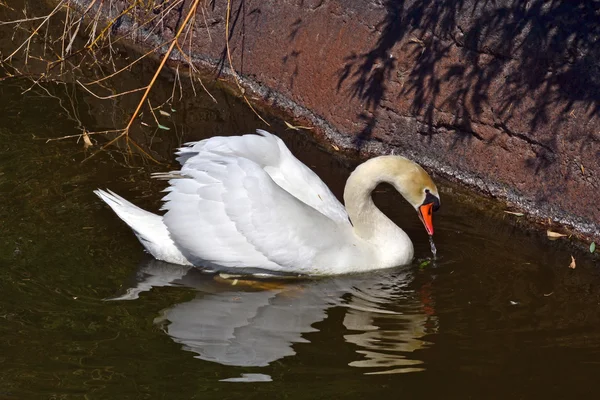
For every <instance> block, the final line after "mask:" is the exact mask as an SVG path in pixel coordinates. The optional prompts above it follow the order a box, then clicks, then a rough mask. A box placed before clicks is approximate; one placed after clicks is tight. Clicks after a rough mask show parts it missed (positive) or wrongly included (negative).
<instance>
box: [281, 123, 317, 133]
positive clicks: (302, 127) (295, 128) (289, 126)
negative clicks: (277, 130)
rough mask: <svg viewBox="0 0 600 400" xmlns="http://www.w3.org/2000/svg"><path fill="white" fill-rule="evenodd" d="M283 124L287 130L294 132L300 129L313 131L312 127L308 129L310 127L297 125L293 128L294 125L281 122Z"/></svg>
mask: <svg viewBox="0 0 600 400" xmlns="http://www.w3.org/2000/svg"><path fill="white" fill-rule="evenodd" d="M283 122H284V123H285V126H287V127H288V129H293V130H295V131H299V130H300V129H304V130H311V129H313V128H312V127H310V126H300V125H298V126H294V125H292V124H290V123H289V122H287V121H283Z"/></svg>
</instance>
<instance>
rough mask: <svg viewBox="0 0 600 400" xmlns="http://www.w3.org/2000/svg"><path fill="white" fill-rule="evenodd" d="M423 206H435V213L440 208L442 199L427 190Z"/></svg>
mask: <svg viewBox="0 0 600 400" xmlns="http://www.w3.org/2000/svg"><path fill="white" fill-rule="evenodd" d="M423 204H433V211H434V212H435V211H437V210H439V208H440V199H438V198H437V196H435V195H434V194H432V193H431V192H430V191H429V189H425V200H424V201H423Z"/></svg>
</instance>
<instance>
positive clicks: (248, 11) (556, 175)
mask: <svg viewBox="0 0 600 400" xmlns="http://www.w3.org/2000/svg"><path fill="white" fill-rule="evenodd" d="M80 2H81V3H82V4H84V5H85V4H88V3H89V0H80ZM104 3H108V2H104ZM126 3H128V2H126V1H120V2H119V1H116V2H114V1H113V2H112V6H113V9H112V12H113V13H114V12H116V11H117V10H118V7H115V4H117V5H121V6H123V5H124V4H126ZM157 3H158V2H157ZM191 3H192V2H191V1H190V0H187V1H186V2H185V5H184V7H182V8H180V9H178V10H176V12H172V13H171V15H170V17H169V18H167V19H165V20H162V21H161V22H160V24H159V25H158V26H156V27H155V30H154V33H156V34H157V35H158V37H157V38H156V40H160V41H164V40H165V39H168V38H170V37H172V36H173V34H174V32H175V31H176V26H177V24H178V23H181V21H182V16H184V15H185V12H186V10H187V8H188V7H189V6H190V4H191ZM164 4H165V5H164V6H165V7H166V6H167V5H168V4H169V2H165V3H164ZM226 7H227V2H226V1H225V0H213V1H212V2H210V3H208V4H207V5H206V6H204V16H202V14H201V13H199V14H198V18H197V20H196V25H195V26H196V30H195V34H194V38H193V53H194V56H195V58H196V60H197V61H198V62H199V63H204V64H206V63H207V62H208V63H209V64H210V65H212V66H214V68H215V70H216V71H219V70H220V69H227V66H228V61H227V58H226V51H225V30H226V26H225V25H226V18H225V16H226ZM155 11H156V10H155ZM599 21H600V1H598V0H572V1H545V0H529V1H523V0H497V1H493V2H489V1H479V0H444V1H435V2H431V1H420V0H413V1H409V0H405V1H402V0H380V1H368V0H344V1H342V0H306V1H303V0H295V1H292V0H287V1H282V0H277V1H275V0H243V1H240V0H232V2H231V21H230V27H229V28H230V32H231V39H230V48H231V53H232V56H233V65H234V67H235V69H236V71H237V72H238V73H239V74H240V75H241V76H242V77H243V78H244V81H245V82H246V83H247V84H248V86H249V87H251V88H254V89H256V90H257V91H258V92H260V93H261V94H263V95H264V96H265V97H266V98H267V100H268V101H270V102H271V103H272V104H275V105H279V106H282V107H284V108H285V107H287V108H289V109H292V110H293V111H295V112H296V114H298V116H300V117H304V119H305V120H306V119H308V120H309V122H312V123H313V124H315V125H316V126H320V127H322V128H323V129H322V131H323V132H325V134H326V135H328V136H329V139H331V140H333V141H335V142H336V143H337V145H338V146H340V147H346V148H348V147H350V148H352V149H358V150H364V151H386V152H389V151H392V150H393V151H395V152H396V153H397V154H406V155H409V156H411V157H413V158H415V159H417V160H418V161H420V162H421V163H423V164H424V165H426V166H428V167H430V168H431V169H434V170H436V171H438V172H440V173H443V174H445V175H446V176H449V177H451V178H454V179H456V180H458V181H461V182H463V183H466V184H468V185H471V186H476V187H477V188H479V189H480V190H482V191H484V192H486V193H488V194H490V195H492V196H497V197H500V198H503V199H506V200H508V201H510V202H512V203H515V204H516V205H517V206H519V207H521V208H524V209H527V210H528V211H529V212H531V213H532V214H533V215H534V216H537V217H540V218H546V217H551V218H553V219H554V220H555V221H558V222H560V223H563V224H566V225H572V226H576V227H577V229H578V230H579V231H580V232H583V233H585V234H586V235H587V236H590V237H595V238H600V233H599V227H600V202H599V201H598V191H599V188H600V143H599V141H600V117H599V112H600V64H599V62H598V60H600V23H599ZM119 26H120V28H119V30H120V31H121V32H125V31H127V29H130V28H131V24H130V23H129V22H128V21H126V19H125V18H124V19H123V21H122V23H121V21H120V24H119ZM209 33H210V34H209ZM282 99H285V100H282ZM290 104H293V105H294V106H290ZM300 114H303V115H300Z"/></svg>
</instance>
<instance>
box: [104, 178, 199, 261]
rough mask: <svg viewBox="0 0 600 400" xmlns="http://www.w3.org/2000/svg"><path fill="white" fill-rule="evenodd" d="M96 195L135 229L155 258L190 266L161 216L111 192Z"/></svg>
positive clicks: (140, 239)
mask: <svg viewBox="0 0 600 400" xmlns="http://www.w3.org/2000/svg"><path fill="white" fill-rule="evenodd" d="M94 193H96V195H97V196H98V197H100V199H102V201H104V202H105V203H106V204H108V205H109V206H110V208H112V210H113V211H114V212H115V213H116V214H117V215H118V216H119V218H121V219H122V220H123V221H125V223H126V224H127V225H129V227H130V228H131V229H133V233H135V235H136V236H137V238H138V239H139V241H140V243H142V245H143V246H144V248H145V249H146V250H147V251H148V253H150V254H152V256H154V258H156V259H157V260H161V261H166V262H170V263H173V264H181V265H190V262H189V261H188V260H187V259H186V258H185V257H184V255H183V254H181V251H180V250H179V249H178V248H177V246H175V243H174V242H173V240H172V239H171V236H170V235H169V230H168V229H167V227H166V225H165V224H164V222H163V219H162V217H161V216H160V215H156V214H152V213H151V212H148V211H145V210H142V209H141V208H139V207H138V206H136V205H135V204H132V203H130V202H129V201H127V200H125V199H124V198H123V197H121V196H119V195H118V194H116V193H115V192H113V191H111V190H108V192H106V191H104V190H101V189H98V190H94Z"/></svg>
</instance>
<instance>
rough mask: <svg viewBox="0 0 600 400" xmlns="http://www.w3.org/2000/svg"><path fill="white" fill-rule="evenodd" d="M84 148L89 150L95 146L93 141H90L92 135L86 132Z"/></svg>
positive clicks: (84, 134)
mask: <svg viewBox="0 0 600 400" xmlns="http://www.w3.org/2000/svg"><path fill="white" fill-rule="evenodd" d="M82 137H83V147H84V148H86V149H87V148H88V147H91V146H93V145H94V144H93V143H92V141H91V139H90V135H88V133H87V132H86V131H83V135H82Z"/></svg>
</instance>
